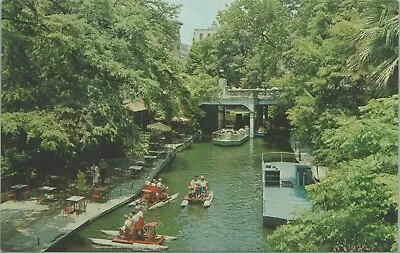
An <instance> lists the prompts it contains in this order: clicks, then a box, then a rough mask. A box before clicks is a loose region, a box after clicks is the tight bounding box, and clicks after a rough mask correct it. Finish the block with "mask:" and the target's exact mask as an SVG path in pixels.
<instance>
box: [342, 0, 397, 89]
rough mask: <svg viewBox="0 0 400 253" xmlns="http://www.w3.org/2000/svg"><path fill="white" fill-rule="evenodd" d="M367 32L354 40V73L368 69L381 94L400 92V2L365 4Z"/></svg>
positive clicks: (352, 68) (370, 2)
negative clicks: (399, 51)
mask: <svg viewBox="0 0 400 253" xmlns="http://www.w3.org/2000/svg"><path fill="white" fill-rule="evenodd" d="M365 9H366V10H365V13H364V16H365V22H364V29H363V30H361V31H360V32H359V33H358V34H357V36H356V37H355V38H354V42H355V44H356V52H355V53H354V55H352V57H351V58H349V61H348V66H349V67H350V68H349V69H350V70H351V71H357V70H365V69H366V70H367V71H368V72H369V73H370V74H369V75H368V77H369V79H370V80H371V82H372V84H373V85H374V88H375V90H376V93H377V94H378V95H382V94H386V95H392V94H396V93H397V92H398V78H397V76H398V43H399V42H398V37H399V36H398V35H399V23H398V20H399V14H398V9H399V2H398V1H396V0H390V1H386V2H385V3H384V4H383V3H382V2H381V1H376V0H368V1H365Z"/></svg>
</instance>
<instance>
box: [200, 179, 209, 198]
mask: <svg viewBox="0 0 400 253" xmlns="http://www.w3.org/2000/svg"><path fill="white" fill-rule="evenodd" d="M207 190H208V182H207V181H206V179H205V178H204V176H201V177H200V181H199V194H200V197H205V196H206V192H207Z"/></svg>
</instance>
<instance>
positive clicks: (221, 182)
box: [56, 138, 288, 252]
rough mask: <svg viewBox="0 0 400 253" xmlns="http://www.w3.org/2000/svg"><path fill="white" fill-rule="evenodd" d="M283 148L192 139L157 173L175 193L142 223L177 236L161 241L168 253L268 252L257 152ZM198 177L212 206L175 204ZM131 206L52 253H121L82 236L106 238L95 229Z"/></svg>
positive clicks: (113, 222)
mask: <svg viewBox="0 0 400 253" xmlns="http://www.w3.org/2000/svg"><path fill="white" fill-rule="evenodd" d="M271 151H288V147H285V148H283V147H282V145H278V144H277V143H268V142H266V141H264V140H263V139H260V138H256V139H253V140H250V141H248V142H246V143H245V144H243V145H241V146H238V147H219V146H215V145H213V144H212V143H210V142H203V143H195V144H193V145H192V147H191V148H189V149H187V150H184V151H183V152H181V153H179V154H178V155H177V156H176V158H175V160H174V161H173V162H172V163H171V165H170V166H169V167H167V168H165V169H164V170H163V171H161V172H160V173H159V177H162V180H163V183H164V184H165V185H167V186H168V187H169V190H168V193H169V194H170V195H172V194H174V193H176V192H179V197H178V199H176V200H175V201H173V202H171V203H169V204H168V205H166V206H164V207H161V208H158V209H155V210H151V211H145V212H144V218H145V222H147V221H157V223H158V226H157V232H158V233H160V234H165V235H173V236H177V237H178V239H177V240H175V241H172V242H167V243H166V244H167V245H168V246H169V249H168V250H169V251H175V252H177V251H185V252H189V251H214V252H215V251H241V252H243V251H273V249H271V248H270V247H268V244H267V240H266V237H267V235H269V234H271V233H272V230H271V229H268V228H265V227H263V220H262V189H261V187H262V184H261V153H263V152H271ZM195 174H196V175H198V176H200V175H204V176H205V177H206V179H207V180H208V182H209V188H210V190H212V191H213V192H214V194H215V196H214V200H213V202H212V205H211V206H210V207H209V208H204V207H203V206H202V205H190V204H189V206H187V207H186V208H182V207H180V202H181V200H182V197H183V196H184V194H186V192H187V184H188V183H189V181H190V180H191V179H192V177H193V175H195ZM131 210H132V208H131V207H128V206H127V205H126V206H122V207H120V208H118V209H116V210H115V211H113V212H111V213H109V214H107V215H105V216H103V217H102V218H100V219H98V220H96V221H95V222H93V223H91V224H89V225H88V226H86V227H84V228H82V229H81V230H80V231H79V232H77V233H76V234H74V235H72V236H71V237H69V238H68V239H67V240H66V241H65V242H63V243H62V244H61V245H59V247H58V248H57V249H56V250H57V251H81V252H82V251H124V250H123V249H110V248H101V247H99V246H96V245H94V244H92V243H91V242H90V241H89V240H87V238H88V237H97V238H106V237H104V235H102V233H101V232H100V229H110V230H116V229H117V228H118V227H119V226H121V225H122V223H123V220H124V219H123V216H124V215H125V214H128V213H130V211H131Z"/></svg>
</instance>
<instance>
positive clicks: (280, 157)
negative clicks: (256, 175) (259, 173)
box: [261, 152, 298, 164]
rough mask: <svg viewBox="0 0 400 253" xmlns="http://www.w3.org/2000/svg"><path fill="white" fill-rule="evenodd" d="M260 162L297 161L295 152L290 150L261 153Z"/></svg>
mask: <svg viewBox="0 0 400 253" xmlns="http://www.w3.org/2000/svg"><path fill="white" fill-rule="evenodd" d="M261 158H262V163H263V164H264V163H268V162H292V163H297V162H298V161H297V159H296V154H295V153H292V152H268V153H262V154H261Z"/></svg>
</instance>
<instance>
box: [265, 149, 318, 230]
mask: <svg viewBox="0 0 400 253" xmlns="http://www.w3.org/2000/svg"><path fill="white" fill-rule="evenodd" d="M262 177H263V178H262V182H263V188H262V189H263V223H264V225H266V226H269V227H276V226H279V225H282V224H286V223H287V221H289V220H293V219H294V218H295V214H296V212H300V211H303V210H307V209H309V208H311V204H310V202H309V200H308V199H307V198H306V193H307V192H306V190H305V187H304V186H305V185H308V184H312V183H313V179H312V172H311V166H309V165H305V164H300V163H295V162H283V161H282V162H269V161H265V160H264V154H263V162H262Z"/></svg>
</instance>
